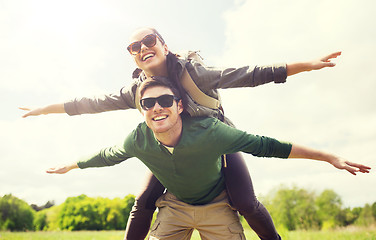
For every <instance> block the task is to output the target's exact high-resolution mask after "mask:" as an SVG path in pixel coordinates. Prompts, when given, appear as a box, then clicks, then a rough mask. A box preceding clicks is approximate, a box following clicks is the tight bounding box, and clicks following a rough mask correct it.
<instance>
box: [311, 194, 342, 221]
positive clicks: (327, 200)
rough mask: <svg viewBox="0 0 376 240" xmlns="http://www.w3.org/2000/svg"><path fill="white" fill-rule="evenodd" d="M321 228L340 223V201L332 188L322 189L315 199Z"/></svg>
mask: <svg viewBox="0 0 376 240" xmlns="http://www.w3.org/2000/svg"><path fill="white" fill-rule="evenodd" d="M315 204H316V206H317V214H318V217H319V219H320V225H321V227H322V229H328V228H334V227H336V226H340V225H342V221H341V218H342V215H341V213H342V201H341V198H340V196H339V195H338V194H336V193H335V192H334V191H333V190H324V191H323V192H322V193H321V194H320V195H319V196H318V197H317V198H316V200H315Z"/></svg>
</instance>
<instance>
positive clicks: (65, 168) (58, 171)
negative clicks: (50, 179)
mask: <svg viewBox="0 0 376 240" xmlns="http://www.w3.org/2000/svg"><path fill="white" fill-rule="evenodd" d="M75 168H78V165H77V163H73V164H71V165H66V166H61V167H53V168H49V169H47V171H46V172H47V173H56V174H64V173H67V172H69V171H70V170H72V169H75Z"/></svg>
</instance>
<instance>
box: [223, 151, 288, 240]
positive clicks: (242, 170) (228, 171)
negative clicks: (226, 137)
mask: <svg viewBox="0 0 376 240" xmlns="http://www.w3.org/2000/svg"><path fill="white" fill-rule="evenodd" d="M223 173H224V176H225V182H226V188H227V194H228V196H229V198H230V201H231V203H232V205H233V207H235V208H236V209H237V210H238V211H239V213H240V214H241V215H243V216H244V218H245V219H246V220H247V222H248V224H249V226H250V227H251V228H252V229H253V230H254V231H255V232H256V233H257V235H258V236H259V237H260V239H262V240H275V239H281V237H280V236H279V235H278V233H277V231H276V229H275V227H274V223H273V220H272V218H271V216H270V214H269V212H268V210H266V208H265V207H264V206H263V205H262V204H261V203H260V202H259V201H258V200H257V198H256V196H255V193H254V190H253V185H252V180H251V176H250V175H249V172H248V168H247V165H246V164H245V162H244V159H243V157H242V155H241V154H240V153H234V154H228V155H226V164H223Z"/></svg>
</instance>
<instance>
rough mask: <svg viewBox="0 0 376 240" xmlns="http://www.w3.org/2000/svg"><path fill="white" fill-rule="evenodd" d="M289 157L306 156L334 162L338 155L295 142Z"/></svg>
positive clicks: (305, 157)
mask: <svg viewBox="0 0 376 240" xmlns="http://www.w3.org/2000/svg"><path fill="white" fill-rule="evenodd" d="M288 158H304V159H312V160H319V161H325V162H328V163H332V161H333V160H334V159H335V158H336V156H334V155H332V154H330V153H326V152H323V151H319V150H316V149H312V148H308V147H304V146H299V145H296V144H293V145H292V148H291V152H290V155H289V157H288Z"/></svg>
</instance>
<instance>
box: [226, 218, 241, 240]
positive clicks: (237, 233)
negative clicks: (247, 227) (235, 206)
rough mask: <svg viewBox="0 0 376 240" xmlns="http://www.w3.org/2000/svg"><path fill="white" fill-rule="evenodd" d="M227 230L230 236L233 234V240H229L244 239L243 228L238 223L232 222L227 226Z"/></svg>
mask: <svg viewBox="0 0 376 240" xmlns="http://www.w3.org/2000/svg"><path fill="white" fill-rule="evenodd" d="M228 230H229V231H230V232H231V233H232V234H234V238H231V239H239V240H243V239H245V237H244V230H243V226H242V225H241V224H240V223H239V222H234V223H231V224H230V225H228Z"/></svg>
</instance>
